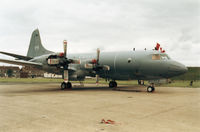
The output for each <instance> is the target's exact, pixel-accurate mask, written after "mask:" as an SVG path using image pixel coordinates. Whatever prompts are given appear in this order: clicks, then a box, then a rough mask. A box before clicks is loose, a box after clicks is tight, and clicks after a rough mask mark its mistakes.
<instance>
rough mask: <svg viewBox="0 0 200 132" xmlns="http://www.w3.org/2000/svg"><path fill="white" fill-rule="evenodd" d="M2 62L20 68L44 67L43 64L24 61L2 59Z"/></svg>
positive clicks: (0, 60)
mask: <svg viewBox="0 0 200 132" xmlns="http://www.w3.org/2000/svg"><path fill="white" fill-rule="evenodd" d="M0 62H4V63H8V64H15V65H20V66H32V67H42V63H36V62H29V61H22V60H5V59H0Z"/></svg>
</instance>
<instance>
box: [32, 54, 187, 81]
mask: <svg viewBox="0 0 200 132" xmlns="http://www.w3.org/2000/svg"><path fill="white" fill-rule="evenodd" d="M48 56H49V55H43V56H39V57H36V58H34V59H32V60H30V61H32V62H40V63H43V64H44V70H46V71H48V72H51V73H57V74H58V73H59V72H60V69H58V68H55V67H51V66H48V64H47V61H46V59H47V58H48ZM67 58H69V59H79V60H80V64H70V65H69V67H70V69H72V70H69V72H70V73H69V75H70V77H71V80H76V78H77V80H82V79H84V78H85V76H94V75H95V74H96V73H94V72H93V71H92V70H90V69H86V68H85V64H86V63H87V62H88V61H90V60H92V59H95V58H96V54H95V53H85V54H84V53H83V54H68V56H67ZM99 64H100V65H107V66H109V68H110V70H109V71H99V72H98V74H99V75H100V77H102V78H107V79H112V80H132V79H141V80H153V79H160V78H170V77H173V76H178V75H181V74H183V73H185V72H186V71H187V68H186V67H185V66H184V65H183V64H181V63H179V62H177V61H174V60H173V59H171V58H170V57H169V56H168V55H167V54H166V53H161V52H159V51H156V50H145V51H121V52H102V53H101V54H100V59H99ZM70 77H69V78H70Z"/></svg>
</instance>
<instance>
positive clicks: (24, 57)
mask: <svg viewBox="0 0 200 132" xmlns="http://www.w3.org/2000/svg"><path fill="white" fill-rule="evenodd" d="M0 53H1V54H5V55H8V56H12V57H15V58H17V59H20V60H26V61H28V60H31V59H33V58H31V57H28V56H22V55H17V54H13V53H8V52H3V51H0Z"/></svg>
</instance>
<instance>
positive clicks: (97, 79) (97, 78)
mask: <svg viewBox="0 0 200 132" xmlns="http://www.w3.org/2000/svg"><path fill="white" fill-rule="evenodd" d="M98 83H99V75H96V84H98Z"/></svg>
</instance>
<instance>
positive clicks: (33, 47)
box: [27, 29, 53, 58]
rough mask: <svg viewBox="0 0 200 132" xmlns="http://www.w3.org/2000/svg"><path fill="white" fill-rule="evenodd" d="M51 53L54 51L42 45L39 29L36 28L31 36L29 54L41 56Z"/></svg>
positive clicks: (30, 55)
mask: <svg viewBox="0 0 200 132" xmlns="http://www.w3.org/2000/svg"><path fill="white" fill-rule="evenodd" d="M49 53H53V52H52V51H49V50H46V49H45V48H44V47H43V46H42V43H41V39H40V33H39V30H38V29H36V30H34V31H33V33H32V36H31V40H30V44H29V49H28V53H27V56H28V57H32V58H33V57H36V56H41V55H44V54H49Z"/></svg>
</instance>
